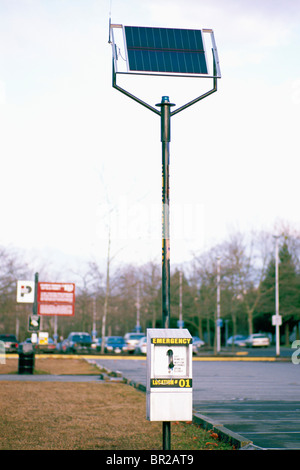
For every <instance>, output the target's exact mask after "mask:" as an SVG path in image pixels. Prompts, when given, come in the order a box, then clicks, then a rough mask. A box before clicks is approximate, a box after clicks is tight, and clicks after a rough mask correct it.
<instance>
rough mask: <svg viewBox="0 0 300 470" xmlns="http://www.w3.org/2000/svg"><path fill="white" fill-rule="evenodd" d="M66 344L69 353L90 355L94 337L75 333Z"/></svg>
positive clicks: (71, 334)
mask: <svg viewBox="0 0 300 470" xmlns="http://www.w3.org/2000/svg"><path fill="white" fill-rule="evenodd" d="M65 344H66V352H67V353H70V354H73V353H90V352H91V350H92V337H91V335H90V334H88V333H81V332H73V333H70V334H69V336H68V338H67V341H66V343H65Z"/></svg>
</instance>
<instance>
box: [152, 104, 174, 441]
mask: <svg viewBox="0 0 300 470" xmlns="http://www.w3.org/2000/svg"><path fill="white" fill-rule="evenodd" d="M156 106H160V107H161V142H162V327H163V328H169V327H170V192H169V189H170V188H169V176H170V174H169V164H170V148H169V144H170V141H171V132H170V128H171V126H170V121H171V119H170V117H171V112H170V108H171V106H174V105H173V104H171V103H170V101H169V97H168V96H163V97H162V100H161V103H159V104H157V105H156ZM163 449H164V450H170V449H171V423H170V422H169V421H164V422H163Z"/></svg>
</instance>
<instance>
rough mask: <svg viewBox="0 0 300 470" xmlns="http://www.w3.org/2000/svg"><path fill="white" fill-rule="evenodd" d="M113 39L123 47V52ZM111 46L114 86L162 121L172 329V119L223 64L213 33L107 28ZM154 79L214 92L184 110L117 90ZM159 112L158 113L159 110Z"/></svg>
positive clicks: (166, 427) (165, 263) (166, 442)
mask: <svg viewBox="0 0 300 470" xmlns="http://www.w3.org/2000/svg"><path fill="white" fill-rule="evenodd" d="M115 36H119V40H120V43H121V44H123V46H122V52H121V48H120V47H119V45H120V43H119V44H117V42H116V40H115ZM206 39H208V41H209V39H210V45H211V51H212V73H210V70H209V62H208V54H207V51H206V49H207V46H206ZM109 43H110V44H111V45H112V71H113V77H112V86H113V88H115V89H116V90H118V91H120V92H121V93H123V94H125V95H126V96H128V97H129V98H131V99H132V100H134V101H136V102H137V103H139V104H141V105H142V106H144V107H146V108H147V109H149V110H150V111H152V112H154V113H155V114H157V115H159V116H160V119H161V143H162V327H163V328H169V327H170V197H169V196H170V195H169V165H170V148H169V147H170V141H171V117H172V116H174V115H176V114H178V113H179V112H181V111H183V110H185V109H186V108H188V107H189V106H192V105H194V104H195V103H197V102H198V101H200V100H202V99H204V98H206V97H208V96H209V95H211V94H212V93H214V92H216V91H217V79H218V78H221V71H220V66H219V58H218V52H217V47H216V42H215V38H214V33H213V30H212V29H202V30H188V29H177V28H157V27H156V28H152V27H142V26H123V25H121V24H112V23H111V21H110V24H109ZM119 74H127V75H152V76H170V77H206V78H212V79H213V88H212V89H211V90H209V91H207V92H206V93H203V94H202V95H200V96H197V97H196V98H195V99H193V100H191V101H189V102H187V103H186V104H184V105H182V106H180V107H178V108H175V109H174V110H172V111H171V108H173V107H174V106H175V104H173V103H171V102H170V100H169V97H168V96H163V97H162V100H161V102H160V103H158V104H157V105H156V107H154V106H152V105H151V104H149V103H147V102H146V101H144V100H142V99H140V98H139V97H137V96H135V95H134V94H132V93H130V92H129V91H128V90H126V89H124V88H122V87H120V86H119V85H118V84H117V75H119ZM157 108H159V109H157ZM163 448H164V449H167V450H168V449H170V423H165V422H164V423H163Z"/></svg>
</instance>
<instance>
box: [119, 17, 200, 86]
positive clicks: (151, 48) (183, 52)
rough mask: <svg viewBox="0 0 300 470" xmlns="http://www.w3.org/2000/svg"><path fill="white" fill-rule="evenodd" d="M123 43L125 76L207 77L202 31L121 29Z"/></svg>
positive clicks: (136, 27)
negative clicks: (133, 36)
mask: <svg viewBox="0 0 300 470" xmlns="http://www.w3.org/2000/svg"><path fill="white" fill-rule="evenodd" d="M133 33H134V34H135V36H136V37H135V38H130V34H131V35H132V34H133ZM137 35H139V36H140V37H139V38H138V40H137ZM123 40H124V48H125V54H126V62H127V73H131V74H145V75H172V76H201V77H208V76H209V64H208V61H207V54H206V45H205V41H204V39H203V33H202V30H195V29H193V30H190V29H178V28H158V27H143V26H123ZM199 46H200V47H199ZM199 59H200V60H199Z"/></svg>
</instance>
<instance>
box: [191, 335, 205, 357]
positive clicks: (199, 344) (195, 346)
mask: <svg viewBox="0 0 300 470" xmlns="http://www.w3.org/2000/svg"><path fill="white" fill-rule="evenodd" d="M204 345H205V342H204V341H203V340H202V339H200V338H199V336H193V346H192V348H193V354H198V352H199V349H200V348H201V347H202V346H204Z"/></svg>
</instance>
